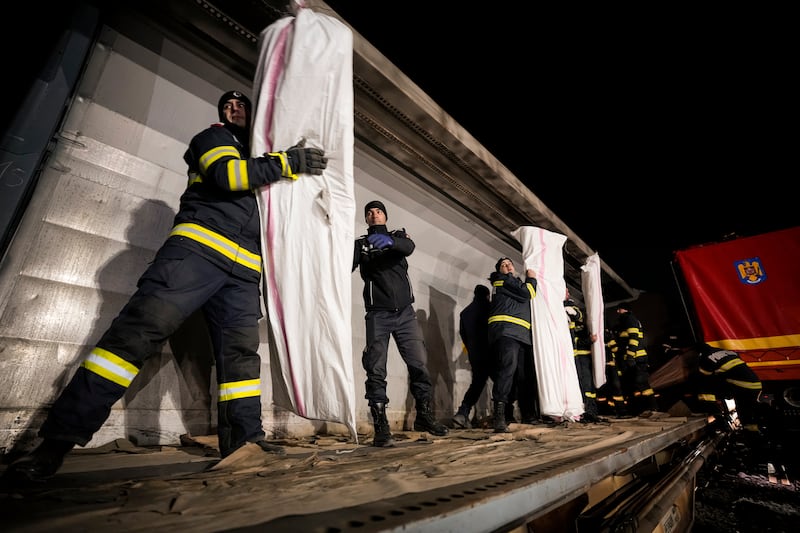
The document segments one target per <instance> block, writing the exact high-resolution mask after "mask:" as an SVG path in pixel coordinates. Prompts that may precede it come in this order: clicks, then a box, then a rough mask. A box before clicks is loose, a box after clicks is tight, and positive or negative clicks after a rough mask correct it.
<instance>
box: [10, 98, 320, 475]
mask: <svg viewBox="0 0 800 533" xmlns="http://www.w3.org/2000/svg"><path fill="white" fill-rule="evenodd" d="M217 110H218V112H219V119H220V122H219V123H215V124H212V125H211V126H209V127H208V128H206V129H204V130H203V131H201V132H200V133H198V134H197V135H195V136H194V138H192V140H191V142H190V143H189V148H188V149H187V150H186V153H185V154H184V156H183V159H184V161H185V162H186V165H187V166H188V171H187V173H188V184H187V188H186V190H185V192H184V193H183V195H182V196H181V198H180V208H179V210H178V213H177V215H175V222H174V227H173V228H172V231H171V232H170V234H169V236H168V237H167V239H166V241H165V242H164V244H163V245H162V246H161V248H160V249H159V250H158V252H157V253H156V256H155V258H154V260H153V261H152V263H151V264H150V266H149V267H148V268H147V270H146V271H145V272H144V274H143V275H142V276H141V278H139V281H138V283H137V287H138V289H137V291H136V292H135V293H134V294H133V296H131V298H130V300H129V301H128V303H127V304H126V305H125V306H124V307H123V309H122V311H120V313H119V315H118V316H117V317H116V318H115V319H114V321H113V322H112V324H111V326H110V328H109V329H108V330H106V332H105V333H104V334H103V335H102V337H101V338H100V340H99V341H98V343H97V345H96V346H95V348H94V349H93V350H92V351H91V353H90V354H89V355H88V356H87V358H86V360H85V361H84V362H83V364H82V365H81V366H80V367H79V368H78V369H77V371H76V372H75V374H74V375H73V377H72V380H71V381H70V382H69V384H68V385H67V387H66V388H65V389H64V390H63V391H62V393H61V394H60V396H59V397H58V398H57V399H56V400H55V403H54V404H53V406H52V408H51V409H50V411H49V413H48V416H47V418H46V420H45V421H44V423H43V425H42V427H41V429H40V430H39V436H40V437H42V438H43V439H44V440H43V442H42V443H40V444H39V446H38V447H37V448H36V449H34V450H33V451H32V452H30V453H28V454H27V455H24V456H23V457H21V458H20V459H18V460H17V461H15V462H14V463H12V464H11V465H10V466H9V467H8V469H7V470H6V473H5V475H4V477H6V478H10V479H12V480H14V481H42V480H46V479H47V478H49V477H51V476H53V475H54V474H55V473H56V471H58V469H59V468H60V467H61V465H62V463H63V460H64V456H65V455H66V454H67V453H68V452H69V451H70V450H71V449H72V448H73V447H74V446H75V445H76V444H77V445H80V446H85V445H86V444H87V443H88V442H89V441H90V440H91V439H92V436H93V435H94V434H95V433H96V432H97V431H98V430H99V429H100V428H101V427H102V425H103V424H104V423H105V421H106V419H107V418H108V417H109V415H110V413H111V408H112V406H113V405H114V404H115V403H116V402H117V400H119V399H120V398H122V396H123V395H124V394H125V392H126V391H127V390H128V387H129V386H130V385H131V382H132V381H133V380H134V379H136V376H137V375H138V373H139V371H140V369H141V368H142V366H143V365H144V363H145V361H146V360H147V359H149V358H150V357H152V356H153V355H156V354H158V353H160V352H161V348H162V346H163V345H164V343H165V342H166V341H167V339H168V338H169V337H170V336H171V335H172V334H173V333H175V331H176V330H177V329H178V328H179V327H180V326H181V324H183V322H184V321H185V320H186V319H187V318H188V317H189V316H191V315H192V314H194V312H195V311H197V310H202V312H203V315H204V317H205V319H206V322H207V324H208V329H209V332H210V334H211V341H212V345H213V349H214V357H215V359H216V369H217V382H218V387H219V400H218V413H219V416H218V428H217V430H218V436H219V448H220V454H221V456H222V457H226V456H228V455H230V454H231V453H233V452H234V451H236V450H237V449H238V448H240V447H242V446H243V445H245V444H246V443H248V442H252V443H256V444H258V445H259V446H260V447H261V448H262V449H264V450H265V451H267V452H271V453H278V454H283V453H284V451H283V449H282V448H281V447H280V446H275V445H273V444H270V443H268V442H267V441H265V440H264V439H265V433H264V430H263V428H262V424H261V380H260V372H261V358H260V356H259V354H258V346H259V335H258V321H259V319H260V318H261V301H260V298H261V295H260V290H259V281H260V279H261V257H262V255H261V222H260V216H259V212H258V206H257V202H256V196H255V194H254V191H255V190H256V189H259V188H261V187H265V186H267V185H269V184H271V183H274V182H277V181H278V180H280V179H281V178H288V179H291V180H297V179H298V177H299V175H300V174H304V173H306V174H317V175H319V174H322V171H323V170H324V169H325V168H326V166H327V159H326V158H325V157H324V153H323V151H322V150H320V149H317V148H304V147H303V142H302V141H301V142H300V143H298V144H297V145H295V146H293V147H291V148H289V149H287V150H286V151H284V152H274V153H269V154H264V155H263V156H259V157H250V142H249V141H250V127H251V124H252V121H251V113H252V109H251V104H250V100H249V99H248V98H247V97H246V96H245V95H244V94H242V93H241V92H239V91H228V92H226V93H224V94H223V95H222V97H221V98H220V99H219V102H218V104H217Z"/></svg>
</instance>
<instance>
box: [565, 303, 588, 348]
mask: <svg viewBox="0 0 800 533" xmlns="http://www.w3.org/2000/svg"><path fill="white" fill-rule="evenodd" d="M564 309H565V310H566V311H567V318H568V319H569V333H570V335H571V336H572V349H573V354H574V355H592V344H593V343H592V337H591V335H590V334H589V328H587V327H586V317H585V315H584V313H583V309H581V308H580V307H578V306H577V305H575V302H574V301H573V300H565V301H564Z"/></svg>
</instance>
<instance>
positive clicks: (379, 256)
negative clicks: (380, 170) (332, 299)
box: [352, 200, 449, 448]
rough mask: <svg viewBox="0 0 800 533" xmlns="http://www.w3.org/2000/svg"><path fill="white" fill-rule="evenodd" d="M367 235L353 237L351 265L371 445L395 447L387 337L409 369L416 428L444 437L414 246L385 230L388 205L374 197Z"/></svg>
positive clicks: (402, 232) (403, 235)
mask: <svg viewBox="0 0 800 533" xmlns="http://www.w3.org/2000/svg"><path fill="white" fill-rule="evenodd" d="M364 218H365V220H366V222H367V226H368V228H367V234H366V235H364V236H361V237H359V238H358V239H356V240H355V245H354V249H353V268H352V270H353V271H355V269H356V268H358V269H359V272H360V274H361V279H363V280H364V290H363V297H364V307H365V309H366V316H365V322H366V334H367V345H366V347H365V349H364V353H363V354H362V358H361V363H362V365H363V366H364V371H365V372H366V373H367V380H366V384H365V388H366V393H365V397H366V399H367V401H368V403H369V408H370V413H371V414H372V421H373V424H374V431H375V433H374V436H373V440H372V444H373V446H377V447H379V448H382V447H391V446H394V438H393V437H392V432H391V430H390V428H389V420H388V418H387V416H386V405H387V404H388V403H389V397H388V395H387V393H386V385H387V384H386V362H387V357H388V352H389V338H390V337H394V340H395V343H396V344H397V349H398V351H399V352H400V356H401V357H402V358H403V361H404V362H405V364H406V368H407V369H408V379H409V382H410V384H409V386H410V389H411V395H412V396H413V397H414V400H416V409H417V416H416V417H415V418H414V430H415V431H427V432H428V433H431V434H432V435H436V436H439V437H441V436H444V435H447V433H448V432H449V430H448V429H447V427H445V426H444V425H442V424H440V423H439V422H438V421H437V420H436V419H435V418H434V416H433V406H432V405H431V402H432V401H433V385H432V384H431V378H430V374H429V373H428V368H427V362H428V352H427V348H426V347H425V340H424V338H423V336H422V331H421V330H420V327H419V323H418V322H417V315H416V312H415V311H414V306H413V303H414V291H413V289H412V287H411V280H410V279H409V277H408V260H407V259H406V258H407V257H408V256H409V255H411V254H412V253H413V252H414V249H415V248H416V245H415V244H414V241H412V240H411V237H410V236H409V235H408V234H407V233H406V231H405V229H401V230H394V231H389V230H388V229H387V228H386V220H387V218H388V215H387V213H386V206H385V205H384V204H383V202H381V201H379V200H373V201H371V202H369V203H367V205H365V206H364Z"/></svg>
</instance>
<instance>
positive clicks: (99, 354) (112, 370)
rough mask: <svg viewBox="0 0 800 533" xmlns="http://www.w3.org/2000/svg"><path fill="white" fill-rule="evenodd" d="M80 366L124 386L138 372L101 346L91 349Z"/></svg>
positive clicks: (126, 385)
mask: <svg viewBox="0 0 800 533" xmlns="http://www.w3.org/2000/svg"><path fill="white" fill-rule="evenodd" d="M81 366H83V368H85V369H86V370H88V371H90V372H94V373H95V374H97V375H98V376H102V377H104V378H106V379H107V380H109V381H113V382H114V383H116V384H117V385H122V386H123V387H126V388H127V387H128V386H129V385H130V384H131V381H133V378H135V377H136V375H137V374H138V373H139V369H138V368H136V367H135V366H134V365H132V364H131V363H129V362H128V361H126V360H125V359H123V358H121V357H119V356H118V355H114V354H113V353H111V352H109V351H107V350H104V349H102V348H95V349H94V350H92V352H91V353H90V354H89V356H88V357H87V358H86V360H85V361H84V362H83V364H82V365H81Z"/></svg>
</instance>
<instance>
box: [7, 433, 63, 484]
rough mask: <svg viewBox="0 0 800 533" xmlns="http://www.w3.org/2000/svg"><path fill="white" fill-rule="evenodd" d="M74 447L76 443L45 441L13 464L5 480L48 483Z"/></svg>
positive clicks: (8, 469)
mask: <svg viewBox="0 0 800 533" xmlns="http://www.w3.org/2000/svg"><path fill="white" fill-rule="evenodd" d="M74 447H75V443H74V442H66V441H63V440H55V439H45V440H44V441H42V443H41V444H39V446H37V447H36V448H35V449H34V450H33V451H31V452H29V453H27V454H25V455H23V456H22V457H20V458H19V459H17V460H16V461H14V462H13V463H11V464H10V465H9V466H8V468H7V469H6V471H5V473H4V474H3V478H4V479H8V480H10V481H46V480H48V479H50V478H51V477H53V476H54V475H55V473H56V472H57V471H58V469H59V468H61V465H62V464H63V463H64V456H65V455H67V453H69V451H70V450H71V449H72V448H74Z"/></svg>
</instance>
